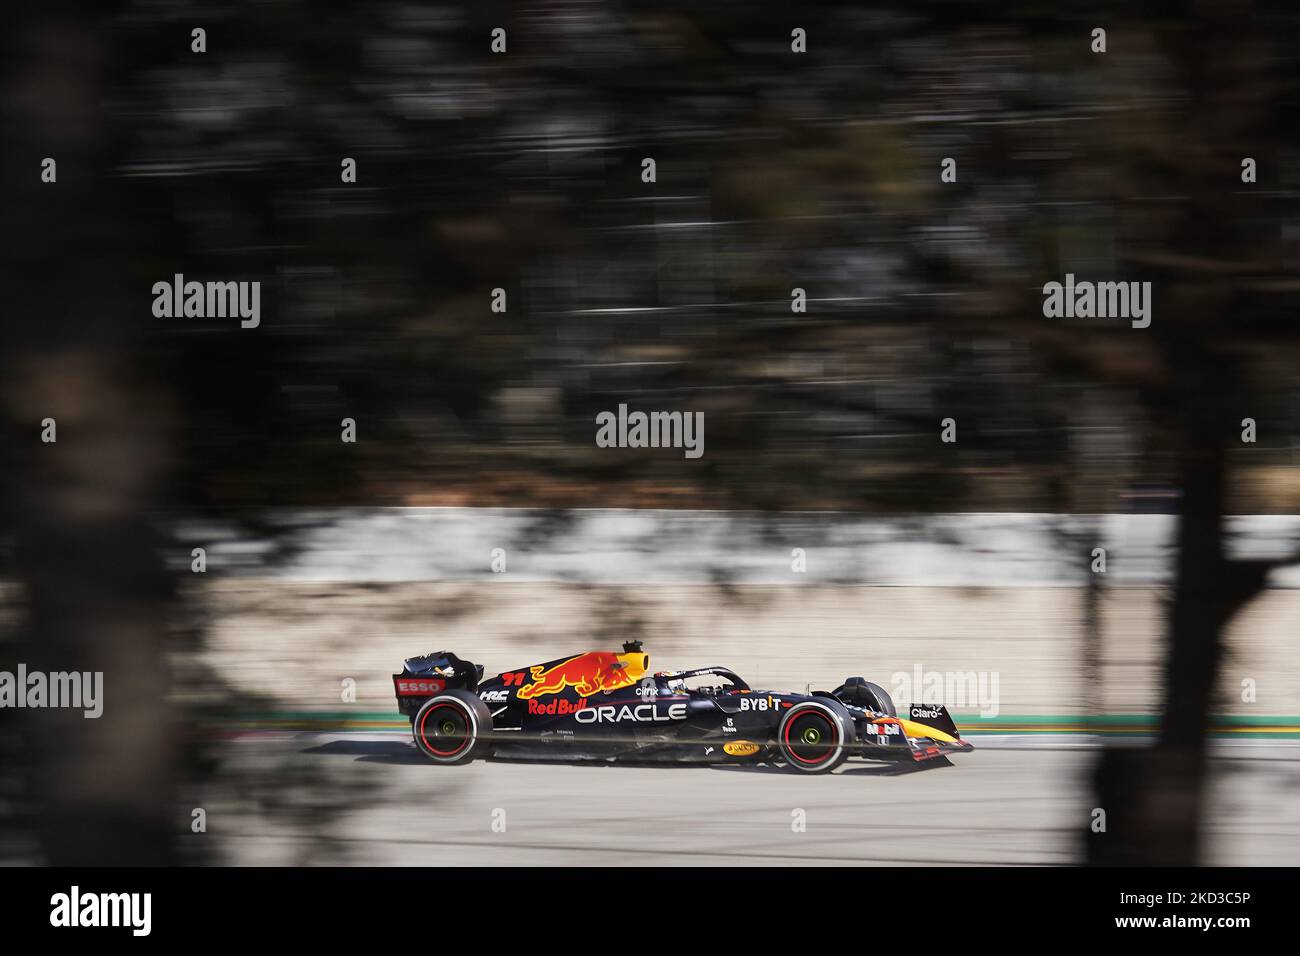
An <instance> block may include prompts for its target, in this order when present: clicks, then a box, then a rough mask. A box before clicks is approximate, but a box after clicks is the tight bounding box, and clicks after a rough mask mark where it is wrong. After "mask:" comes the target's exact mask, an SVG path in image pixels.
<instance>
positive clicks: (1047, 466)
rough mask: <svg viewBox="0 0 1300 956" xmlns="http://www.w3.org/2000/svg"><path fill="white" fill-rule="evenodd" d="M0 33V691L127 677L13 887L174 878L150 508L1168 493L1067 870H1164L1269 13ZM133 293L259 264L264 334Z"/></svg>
mask: <svg viewBox="0 0 1300 956" xmlns="http://www.w3.org/2000/svg"><path fill="white" fill-rule="evenodd" d="M10 18H11V19H10V24H9V27H8V29H7V30H6V31H5V34H4V36H3V38H0V44H2V45H3V56H0V64H3V65H2V67H0V69H2V70H3V77H4V79H3V94H4V95H3V110H4V125H5V148H4V150H3V158H2V160H0V161H2V162H3V167H2V168H3V176H4V182H5V184H6V187H7V189H6V192H7V194H8V200H7V202H6V206H5V216H4V222H5V229H6V232H7V236H6V240H7V241H6V242H5V244H4V245H5V249H4V253H3V255H4V259H5V266H4V273H3V280H2V281H3V302H4V313H3V314H4V318H3V336H4V348H3V349H2V350H0V373H2V376H3V377H2V380H0V384H2V386H3V400H4V419H3V428H4V434H3V442H0V481H2V482H3V489H2V490H3V494H2V495H0V501H2V504H0V520H2V521H3V527H0V532H3V542H4V543H3V553H2V556H3V558H4V570H5V573H6V576H7V577H8V578H9V579H10V580H12V581H13V582H14V585H13V591H12V593H13V594H14V595H15V597H14V603H15V607H16V610H15V611H14V614H13V620H12V623H11V626H10V628H9V630H10V636H11V638H12V639H11V640H10V641H9V642H8V643H7V644H6V645H5V648H6V659H9V658H12V659H25V660H28V661H29V662H33V664H35V663H38V662H39V663H43V664H44V665H46V666H48V667H50V668H51V669H54V668H57V667H59V666H73V664H74V663H75V666H77V667H78V668H79V669H99V668H97V667H95V666H94V665H95V664H97V663H104V665H105V666H104V669H110V668H117V669H119V670H126V671H127V673H129V674H130V675H131V678H130V679H131V680H132V681H134V682H135V684H136V685H137V686H136V687H135V690H134V691H133V692H132V693H131V694H130V695H129V697H128V699H129V700H130V701H131V704H130V706H129V707H122V708H119V709H115V710H114V712H113V713H112V715H111V716H108V717H106V718H105V719H104V720H102V721H100V722H98V725H97V726H96V727H95V728H94V729H93V731H87V730H85V728H84V727H81V726H77V727H76V728H75V732H74V731H72V730H70V728H69V726H66V725H63V724H60V718H59V717H58V716H57V715H41V716H40V719H39V721H37V719H36V718H30V719H31V720H32V721H33V725H35V724H37V723H39V728H37V729H31V730H29V731H24V732H23V734H22V735H21V737H18V736H13V737H6V738H5V739H6V740H10V742H11V743H10V745H11V746H12V747H13V748H15V749H14V751H13V753H14V754H16V753H17V748H18V747H19V746H20V740H21V741H25V742H26V743H25V745H24V746H25V750H24V753H25V754H26V756H25V757H23V758H21V759H22V764H21V765H22V766H24V767H26V768H27V771H26V772H25V773H24V774H23V775H22V777H21V779H22V780H23V781H25V782H24V783H23V784H22V786H23V787H28V788H29V789H28V790H25V791H23V792H25V793H27V794H28V798H23V797H21V796H12V801H13V802H12V803H11V804H7V805H11V806H19V805H24V806H28V807H33V806H35V807H39V810H38V811H36V810H33V811H32V814H33V815H32V816H30V817H27V818H24V819H25V820H26V824H25V825H29V826H30V827H32V828H33V832H35V833H36V834H38V842H39V843H40V845H41V847H42V852H43V853H44V855H45V858H46V859H49V860H52V861H56V862H75V861H79V860H83V859H92V860H102V859H119V860H133V861H141V862H166V861H169V860H174V859H176V856H175V853H174V848H173V846H172V839H171V834H172V833H173V831H174V830H175V828H176V826H177V821H176V820H174V819H171V818H172V817H174V816H175V814H174V811H173V810H172V809H171V807H173V805H174V804H173V795H174V791H175V790H176V789H177V788H181V787H183V786H185V785H186V781H187V780H190V779H192V778H194V775H198V777H201V776H202V772H203V771H202V766H201V764H199V765H194V764H193V761H194V760H196V759H198V758H196V757H195V754H196V753H197V750H196V748H195V747H194V746H192V741H191V740H190V736H191V733H192V730H191V729H192V726H193V722H192V720H190V719H188V718H185V717H183V716H182V715H177V714H175V713H173V712H172V711H171V709H170V708H169V705H168V703H167V691H168V688H169V687H170V681H171V680H172V679H173V677H172V676H171V675H169V673H168V672H167V668H166V666H165V665H164V663H163V659H164V655H163V649H164V648H167V647H174V646H176V643H177V642H181V643H182V644H184V642H190V643H192V644H193V643H198V642H201V641H202V639H203V621H202V620H201V619H199V618H197V617H196V616H195V615H194V614H193V613H191V612H188V611H187V610H186V603H185V602H184V601H183V600H181V599H179V597H178V595H177V592H176V582H175V581H174V580H173V578H172V576H171V574H170V573H169V571H168V570H167V566H166V561H165V557H164V556H165V553H166V552H167V551H168V549H170V548H172V547H173V543H172V542H169V541H168V540H167V534H166V531H165V529H163V528H162V527H161V526H160V523H159V520H158V519H159V517H160V516H172V515H203V516H210V517H221V518H225V519H234V520H237V521H239V522H242V523H244V524H246V525H247V526H249V527H250V528H253V529H258V530H261V531H262V532H263V533H266V534H271V533H273V530H272V529H271V527H270V526H269V525H268V524H267V523H266V518H267V515H268V514H269V512H270V511H271V510H272V509H275V508H278V507H284V506H302V505H313V504H323V505H350V504H467V505H479V504H484V505H486V504H498V505H512V506H524V505H541V506H548V507H565V506H593V505H598V506H620V505H622V506H647V505H666V506H683V507H705V506H707V507H725V508H736V509H759V510H793V509H842V510H853V511H898V512H929V511H1000V510H1011V511H1046V512H1069V511H1077V512H1105V511H1113V510H1121V509H1144V508H1156V509H1162V510H1163V509H1170V508H1176V509H1179V510H1180V511H1181V513H1182V514H1183V519H1182V532H1181V533H1180V534H1181V536H1180V547H1181V558H1180V565H1179V579H1178V583H1177V585H1176V587H1175V589H1174V592H1173V595H1172V600H1171V610H1170V618H1169V637H1170V661H1169V666H1168V692H1169V699H1168V701H1167V702H1166V717H1165V724H1164V726H1163V729H1162V736H1161V743H1160V749H1159V754H1158V757H1157V758H1156V759H1152V760H1150V761H1147V762H1145V763H1144V764H1143V765H1142V766H1140V767H1137V766H1131V765H1130V763H1128V762H1125V758H1123V757H1122V756H1108V757H1107V758H1106V760H1105V761H1103V767H1104V772H1103V773H1100V774H1099V780H1100V781H1102V783H1103V784H1104V786H1107V787H1118V788H1120V790H1119V792H1120V793H1121V794H1123V795H1126V796H1124V799H1128V800H1129V801H1130V803H1131V804H1132V805H1134V806H1137V807H1139V808H1141V809H1139V810H1138V811H1135V814H1134V816H1133V817H1132V819H1131V820H1130V822H1129V824H1128V825H1127V827H1124V826H1123V825H1122V824H1121V827H1122V829H1123V832H1124V833H1125V834H1127V835H1128V836H1131V837H1132V840H1131V841H1130V844H1131V845H1130V847H1129V849H1126V850H1122V851H1114V854H1113V855H1111V856H1108V857H1106V858H1105V860H1104V861H1105V862H1152V861H1159V862H1171V861H1172V862H1184V861H1186V860H1188V859H1190V858H1194V856H1195V853H1196V841H1195V838H1194V835H1195V827H1196V819H1197V812H1198V809H1197V806H1196V801H1195V800H1192V801H1191V803H1190V805H1189V808H1188V809H1187V811H1186V813H1166V814H1160V813H1158V812H1157V809H1156V808H1158V807H1160V806H1161V805H1162V799H1163V798H1162V795H1167V794H1169V793H1184V792H1190V793H1193V794H1195V793H1197V792H1198V789H1199V787H1200V781H1201V779H1202V777H1203V769H1204V768H1203V763H1204V758H1203V733H1202V731H1203V727H1204V713H1205V711H1206V709H1207V703H1208V694H1209V690H1208V688H1209V685H1210V682H1212V680H1213V674H1214V669H1215V666H1216V664H1217V660H1218V655H1219V637H1218V635H1219V633H1220V630H1221V627H1222V625H1223V623H1224V622H1225V621H1226V620H1228V619H1229V618H1230V617H1231V615H1232V614H1233V613H1234V612H1235V610H1236V609H1237V608H1238V607H1240V606H1241V605H1242V604H1243V603H1244V602H1246V601H1248V600H1249V599H1250V598H1251V597H1252V596H1253V595H1254V594H1255V593H1256V592H1257V591H1258V589H1259V588H1260V587H1261V586H1262V585H1263V583H1264V580H1265V578H1266V575H1267V572H1268V570H1269V567H1268V566H1265V564H1264V563H1263V562H1256V563H1243V562H1233V561H1229V560H1228V559H1227V558H1226V557H1225V556H1224V554H1223V547H1222V540H1221V538H1222V533H1221V522H1220V520H1219V519H1220V517H1221V515H1223V514H1225V513H1233V512H1249V513H1265V512H1275V513H1286V512H1291V511H1294V509H1295V507H1296V504H1297V501H1298V500H1300V470H1298V469H1297V467H1296V465H1297V462H1298V461H1300V459H1298V458H1297V450H1296V449H1297V439H1298V438H1300V419H1298V418H1297V415H1296V408H1297V399H1298V398H1300V394H1298V392H1297V382H1296V377H1295V374H1294V369H1295V367H1296V365H1295V358H1296V356H1295V349H1296V345H1297V336H1296V332H1295V329H1296V326H1295V322H1294V315H1295V305H1296V299H1297V292H1298V291H1300V282H1297V280H1296V277H1295V264H1296V256H1297V242H1298V241H1300V226H1298V225H1297V215H1296V197H1297V186H1298V185H1300V155H1298V154H1297V135H1298V133H1297V125H1296V123H1295V122H1294V118H1295V116H1296V110H1297V106H1300V102H1298V99H1297V93H1298V91H1300V70H1298V69H1297V66H1298V64H1297V55H1298V54H1300V45H1298V40H1300V34H1298V33H1297V19H1300V12H1297V11H1296V10H1295V8H1294V7H1293V6H1292V5H1287V4H1265V3H1247V2H1183V3H1177V2H1169V3H1157V4H1151V5H1147V6H1141V5H1139V6H1134V5H1132V4H1118V3H1110V4H1107V3H1103V4H1098V5H1093V6H1092V7H1091V8H1090V9H1089V10H1088V11H1087V12H1086V14H1084V13H1071V12H1064V11H1059V10H1056V9H1049V8H1047V7H1044V6H1043V5H1042V4H1039V3H1027V2H1011V3H1005V4H998V5H996V6H989V5H979V4H973V3H966V2H937V3H931V4H924V5H917V4H911V3H872V4H863V5H844V4H832V3H802V4H799V5H797V6H794V7H792V6H791V5H790V4H786V3H768V2H761V0H760V2H754V0H748V2H744V3H739V2H736V3H711V4H698V3H694V4H690V3H680V2H655V3H648V2H647V3H636V2H624V3H602V2H576V0H570V2H556V0H539V2H531V3H513V4H508V3H495V2H480V3H474V4H464V5H460V4H415V3H406V2H392V3H389V2H359V0H357V2H351V0H343V2H328V3H324V2H316V3H305V2H294V0H280V2H248V3H235V4H229V5H224V6H211V5H204V4H197V3H182V2H162V0H154V2H132V3H115V4H114V3H110V4H75V3H66V4H65V3H47V4H40V5H29V7H28V8H26V9H23V10H18V11H13V12H12V13H11V14H10ZM498 26H500V27H503V28H505V29H506V30H507V37H508V39H507V44H508V46H507V53H505V54H503V55H494V54H493V53H492V52H491V50H490V31H491V30H492V29H493V28H494V27H498ZM195 27H202V28H203V29H205V30H206V44H207V50H206V52H204V53H195V52H193V51H192V49H191V44H192V38H191V30H192V29H194V28H195ZM796 27H798V28H802V29H804V30H806V31H807V38H808V40H807V43H808V48H807V52H806V53H802V54H797V53H793V52H792V51H791V30H792V29H794V28H796ZM1094 27H1103V28H1105V29H1106V30H1107V52H1105V53H1104V54H1098V53H1093V52H1092V51H1091V49H1090V45H1091V38H1090V33H1091V31H1092V29H1093V28H1094ZM47 156H49V157H53V158H55V159H56V160H57V163H58V179H57V183H56V184H53V185H51V184H45V183H42V182H41V181H40V178H39V173H40V161H41V159H42V158H43V157H47ZM1247 156H1249V157H1252V158H1253V159H1255V160H1256V162H1257V164H1258V170H1259V172H1258V181H1257V182H1255V183H1252V184H1247V183H1243V182H1242V179H1241V175H1240V172H1241V161H1242V159H1243V157H1247ZM345 157H350V158H353V159H355V161H356V164H357V181H356V183H355V184H345V183H343V182H341V181H340V163H341V161H342V160H343V158H345ZM645 157H652V158H653V159H654V160H655V161H656V164H657V181H656V182H655V183H652V184H647V183H644V182H642V179H641V175H640V173H641V161H642V159H643V158H645ZM944 157H953V158H955V159H956V160H957V172H958V178H957V182H955V183H951V184H946V183H941V182H940V178H939V172H940V161H941V160H942V159H943V158H944ZM1067 272H1073V273H1075V274H1076V275H1077V276H1078V277H1079V278H1081V279H1090V280H1122V281H1150V282H1152V284H1153V286H1154V290H1155V292H1154V296H1155V298H1154V310H1153V321H1152V325H1151V327H1150V328H1149V329H1145V330H1138V329H1132V328H1130V327H1128V324H1127V323H1126V322H1123V321H1113V320H1112V321H1105V320H1097V319H1079V320H1056V319H1045V318H1044V317H1043V314H1042V293H1041V289H1042V285H1043V283H1044V282H1047V281H1052V280H1055V281H1061V280H1063V278H1064V275H1065V273H1067ZM174 273H184V274H185V276H186V277H187V278H190V279H199V280H207V279H223V280H227V279H238V280H258V281H260V282H261V283H262V310H263V314H262V321H261V325H260V327H259V328H257V329H250V330H243V329H240V328H239V327H238V322H237V321H233V320H206V319H156V318H154V317H153V315H152V312H151V309H150V306H151V303H152V295H151V294H150V291H149V290H150V288H151V286H152V284H153V283H154V282H157V281H167V280H169V279H170V278H171V276H172V275H173V274H174ZM497 287H500V288H503V289H505V290H506V293H507V296H508V309H507V311H506V312H505V313H494V312H492V311H491V309H490V307H489V306H490V299H491V290H492V289H494V288H497ZM796 287H798V288H802V289H804V290H806V293H807V297H808V307H807V312H806V313H805V314H796V313H792V311H791V308H790V301H791V298H790V297H791V290H792V289H794V288H796ZM619 402H627V403H629V404H630V405H631V406H632V407H633V408H643V409H668V410H671V409H680V410H684V411H702V412H704V413H705V419H706V449H707V450H706V453H705V456H704V458H703V459H701V460H699V461H689V460H684V459H683V458H681V457H678V456H676V455H671V454H668V455H666V454H662V453H656V452H653V451H650V450H647V451H642V452H630V451H629V452H624V453H618V454H611V453H609V452H607V451H606V450H601V449H598V448H596V447H595V445H594V441H593V437H594V430H595V429H594V416H595V414H596V412H598V411H600V410H604V409H612V408H616V407H617V405H618V403H619ZM47 416H49V417H54V418H55V419H56V420H57V422H58V429H59V432H58V434H59V443H58V445H57V450H58V454H57V455H54V454H51V453H50V452H51V449H50V448H49V447H47V446H43V445H42V444H41V443H40V441H39V427H40V426H39V422H40V421H41V419H43V418H45V417H47ZM344 417H351V418H354V419H355V420H356V422H357V428H358V436H359V441H358V442H357V443H356V444H343V443H341V442H340V441H339V428H340V425H339V423H340V420H341V419H342V418H344ZM945 417H953V418H955V419H956V420H957V423H958V425H957V427H958V441H957V443H955V444H944V443H941V442H940V441H939V440H938V433H939V428H940V425H939V423H940V420H941V419H943V418H945ZM1244 417H1251V418H1254V419H1255V420H1256V422H1257V423H1258V434H1259V440H1258V441H1257V442H1256V443H1254V444H1249V445H1244V444H1242V442H1241V441H1240V430H1241V425H1240V422H1241V419H1242V418H1244ZM209 679H211V680H213V681H219V675H209ZM213 696H214V697H219V695H213ZM10 720H11V718H10V715H5V714H0V722H9V721H10ZM19 759H20V758H18V757H17V756H14V757H13V760H14V761H18V760H19ZM8 765H11V766H16V765H18V764H17V763H14V764H8ZM5 778H6V779H5V785H6V786H8V785H10V784H11V783H13V782H14V781H17V780H19V777H18V776H17V775H10V774H6V775H5ZM110 780H111V781H112V784H111V786H110V785H108V784H107V783H106V781H110ZM15 786H17V784H15ZM31 794H38V795H39V798H37V799H31ZM1135 794H1136V795H1143V794H1145V796H1134V795H1135ZM24 800H26V802H25V803H24ZM1185 805H1187V804H1185V803H1182V804H1179V806H1180V807H1181V806H1185ZM87 821H90V822H87ZM105 821H111V823H112V825H106V824H105ZM92 824H93V825H92ZM1122 843H1123V841H1122V840H1119V839H1117V840H1116V841H1113V844H1112V845H1114V846H1119V845H1121V844H1122Z"/></svg>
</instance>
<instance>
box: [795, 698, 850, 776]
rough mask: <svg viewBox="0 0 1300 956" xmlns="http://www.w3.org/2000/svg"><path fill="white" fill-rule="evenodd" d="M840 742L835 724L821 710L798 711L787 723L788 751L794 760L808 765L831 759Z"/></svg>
mask: <svg viewBox="0 0 1300 956" xmlns="http://www.w3.org/2000/svg"><path fill="white" fill-rule="evenodd" d="M839 744H840V741H839V732H838V731H837V730H836V727H835V724H834V723H833V722H832V720H831V718H830V717H829V716H827V715H826V714H823V713H822V712H821V711H819V710H811V709H809V710H806V711H804V712H802V713H797V714H795V715H793V716H792V717H791V718H790V720H789V722H788V723H787V724H786V728H785V745H786V751H787V752H788V753H789V755H790V758H791V759H792V760H794V761H795V762H797V763H800V764H803V765H804V766H806V767H811V766H816V765H818V764H823V763H825V762H826V761H828V760H830V759H831V757H832V756H834V754H835V752H836V750H838V748H839Z"/></svg>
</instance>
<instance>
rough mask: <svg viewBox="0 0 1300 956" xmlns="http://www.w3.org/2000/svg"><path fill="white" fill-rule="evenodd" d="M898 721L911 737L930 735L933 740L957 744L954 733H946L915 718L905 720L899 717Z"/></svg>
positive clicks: (904, 731)
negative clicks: (918, 721) (919, 722)
mask: <svg viewBox="0 0 1300 956" xmlns="http://www.w3.org/2000/svg"><path fill="white" fill-rule="evenodd" d="M898 722H899V723H900V724H902V725H903V733H905V734H907V736H909V737H929V738H930V739H931V740H938V741H942V742H943V743H946V744H955V743H956V742H957V738H956V737H954V736H953V735H952V734H949V733H944V732H943V731H942V730H939V729H938V728H937V727H931V726H930V725H929V724H918V723H917V722H916V721H914V720H904V719H903V718H902V717H899V718H898Z"/></svg>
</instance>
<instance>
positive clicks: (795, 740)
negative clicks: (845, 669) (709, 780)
mask: <svg viewBox="0 0 1300 956" xmlns="http://www.w3.org/2000/svg"><path fill="white" fill-rule="evenodd" d="M649 668H650V656H649V655H648V654H646V653H644V652H643V651H642V649H641V643H640V642H639V641H631V642H628V643H625V644H624V645H623V651H622V653H617V652H610V651H588V652H586V653H582V654H575V655H573V656H572V657H564V658H561V659H559V660H554V661H547V662H546V663H544V664H533V665H530V666H527V667H521V668H519V669H517V670H510V671H505V672H504V673H501V674H498V675H497V676H496V677H493V678H490V679H488V680H483V666H482V665H481V664H472V663H470V662H469V661H465V660H461V659H460V658H459V657H457V656H456V655H455V654H452V653H450V652H448V651H439V652H437V653H433V654H428V655H425V656H423V657H413V658H410V659H409V660H407V661H406V663H405V666H404V667H403V669H402V673H400V674H394V675H393V686H394V689H395V690H396V692H397V706H398V709H399V710H400V711H401V712H402V713H403V714H404V715H405V716H406V717H408V718H409V719H410V721H411V734H412V736H413V737H414V738H415V744H416V746H417V747H419V749H420V750H421V751H422V752H423V753H424V754H425V755H426V756H427V757H428V758H429V759H430V760H433V761H435V762H437V763H443V764H458V763H465V762H468V761H470V760H473V759H475V758H476V757H487V756H496V757H525V758H531V759H546V758H551V759H559V760H580V759H606V760H611V759H612V760H620V759H621V760H628V759H634V760H653V761H668V762H696V763H734V762H760V761H766V762H770V763H778V764H784V765H786V766H788V767H790V768H791V769H793V770H797V771H801V772H804V773H826V772H828V771H831V770H834V769H835V768H836V767H838V766H840V765H841V764H842V763H844V761H845V760H847V759H848V758H849V757H863V758H866V759H868V760H886V761H903V762H905V763H908V764H913V763H916V762H919V761H926V760H933V759H935V758H941V757H946V756H948V755H949V754H953V753H963V752H966V751H969V750H971V749H973V748H972V747H971V745H970V744H969V743H967V742H966V741H964V740H962V739H961V734H959V733H958V732H957V727H956V725H954V724H953V721H952V718H951V717H950V716H949V715H948V711H947V709H946V708H944V707H943V706H942V705H939V704H913V705H912V706H911V707H910V708H909V709H908V711H907V716H906V717H900V716H899V715H898V712H897V711H896V709H895V707H894V702H893V701H892V700H891V699H890V696H889V694H888V693H887V692H886V691H885V690H884V688H882V687H880V686H879V685H877V684H873V683H870V682H869V681H865V680H863V679H862V678H860V677H850V678H849V679H847V680H845V681H844V683H843V684H841V685H840V686H839V687H837V688H835V690H833V691H813V692H811V693H808V694H792V693H776V692H774V691H764V690H754V689H752V688H751V687H750V686H749V685H748V684H746V683H745V682H744V681H743V680H741V679H740V677H738V676H737V675H736V674H735V673H734V672H733V671H730V670H728V669H727V668H725V667H700V668H696V669H694V670H685V671H660V672H657V673H653V674H652V673H650V670H649ZM941 762H942V761H941Z"/></svg>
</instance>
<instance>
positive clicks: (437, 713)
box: [419, 701, 474, 759]
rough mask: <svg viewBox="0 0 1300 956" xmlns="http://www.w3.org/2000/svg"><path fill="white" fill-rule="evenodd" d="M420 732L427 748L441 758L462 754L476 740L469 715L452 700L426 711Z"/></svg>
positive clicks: (431, 753) (421, 721)
mask: <svg viewBox="0 0 1300 956" xmlns="http://www.w3.org/2000/svg"><path fill="white" fill-rule="evenodd" d="M419 733H420V742H421V743H422V744H423V745H424V748H425V750H426V751H427V752H428V753H429V754H430V755H431V756H434V757H437V758H441V759H450V758H452V757H458V756H460V755H461V754H462V753H464V752H465V750H466V749H467V748H468V747H469V745H470V744H471V743H472V742H473V740H474V737H473V731H472V728H471V726H470V721H469V716H468V715H467V714H466V713H465V711H464V710H463V709H462V708H461V707H460V706H459V705H458V704H455V703H452V702H450V701H448V702H446V703H440V704H436V705H434V706H433V707H430V708H429V709H428V710H427V711H425V714H424V717H423V718H422V719H421V720H420V727H419Z"/></svg>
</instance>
